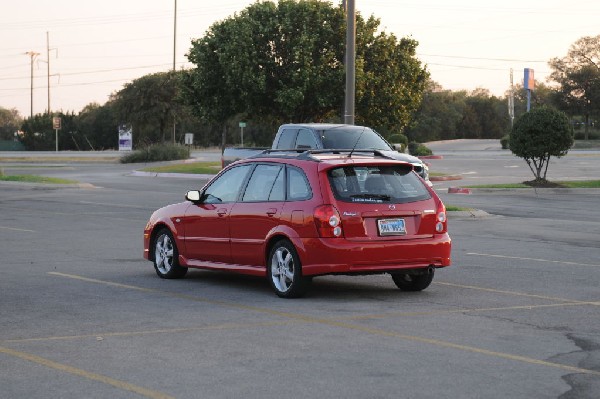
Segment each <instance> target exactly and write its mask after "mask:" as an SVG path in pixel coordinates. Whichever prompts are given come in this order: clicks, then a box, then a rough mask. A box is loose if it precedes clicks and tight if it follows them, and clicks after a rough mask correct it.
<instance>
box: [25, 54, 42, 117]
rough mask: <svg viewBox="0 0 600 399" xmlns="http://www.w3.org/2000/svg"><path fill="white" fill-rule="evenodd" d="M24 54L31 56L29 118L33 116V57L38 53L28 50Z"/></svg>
mask: <svg viewBox="0 0 600 399" xmlns="http://www.w3.org/2000/svg"><path fill="white" fill-rule="evenodd" d="M25 55H28V56H29V57H30V58H31V85H30V86H31V90H30V93H31V94H30V97H31V98H30V101H29V104H30V107H31V111H30V115H29V117H30V118H33V62H34V61H35V58H36V57H37V56H38V55H40V53H36V52H35V51H28V52H26V53H25Z"/></svg>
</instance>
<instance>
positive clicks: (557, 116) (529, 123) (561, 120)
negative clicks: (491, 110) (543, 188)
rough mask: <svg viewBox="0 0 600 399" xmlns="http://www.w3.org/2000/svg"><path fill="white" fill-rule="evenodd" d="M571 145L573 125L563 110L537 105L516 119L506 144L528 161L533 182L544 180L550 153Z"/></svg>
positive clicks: (563, 151)
mask: <svg viewBox="0 0 600 399" xmlns="http://www.w3.org/2000/svg"><path fill="white" fill-rule="evenodd" d="M572 145H573V127H572V126H571V123H570V122H569V118H568V117H567V115H565V113H564V112H561V111H558V110H555V109H553V108H549V107H538V108H534V109H532V110H531V111H530V112H527V113H526V114H523V115H522V116H521V117H520V118H519V119H517V120H516V122H515V125H514V126H513V129H512V132H511V133H510V140H509V148H510V150H511V151H512V152H513V153H514V154H515V155H516V156H518V157H521V158H523V159H524V160H525V162H527V165H528V166H529V169H531V172H532V173H533V175H534V176H535V181H536V182H545V181H546V173H547V172H548V165H549V164H550V157H551V156H555V157H559V158H560V157H562V156H563V155H566V154H567V152H568V151H569V148H571V146H572Z"/></svg>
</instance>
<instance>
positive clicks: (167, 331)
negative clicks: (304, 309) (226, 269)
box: [0, 320, 295, 344]
mask: <svg viewBox="0 0 600 399" xmlns="http://www.w3.org/2000/svg"><path fill="white" fill-rule="evenodd" d="M293 323H295V321H294V320H286V321H269V322H258V323H224V324H213V325H208V326H201V327H182V328H162V329H156V330H142V331H117V332H114V331H113V332H98V333H96V334H81V335H62V336H50V337H38V338H22V339H5V340H0V342H1V343H3V344H17V343H18V344H22V343H27V342H43V341H68V340H73V339H86V338H96V339H102V338H107V337H132V336H140V335H150V334H177V333H185V332H192V331H208V330H226V329H234V330H239V329H241V328H254V327H271V326H285V325H289V324H293Z"/></svg>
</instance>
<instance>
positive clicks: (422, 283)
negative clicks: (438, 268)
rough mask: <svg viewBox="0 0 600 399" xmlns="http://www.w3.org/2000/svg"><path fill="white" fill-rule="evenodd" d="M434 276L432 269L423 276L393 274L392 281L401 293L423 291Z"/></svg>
mask: <svg viewBox="0 0 600 399" xmlns="http://www.w3.org/2000/svg"><path fill="white" fill-rule="evenodd" d="M434 274H435V269H433V268H432V269H430V270H428V271H427V272H425V273H423V274H403V273H393V274H392V280H394V283H395V284H396V287H398V288H400V289H401V290H402V291H423V290H424V289H425V288H427V287H429V284H431V282H432V281H433V275H434Z"/></svg>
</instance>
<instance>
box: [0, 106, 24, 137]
mask: <svg viewBox="0 0 600 399" xmlns="http://www.w3.org/2000/svg"><path fill="white" fill-rule="evenodd" d="M22 121H23V119H22V118H21V115H20V114H19V111H17V110H16V109H6V108H2V107H0V140H14V139H15V133H16V132H17V130H19V128H20V127H21V123H22Z"/></svg>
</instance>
